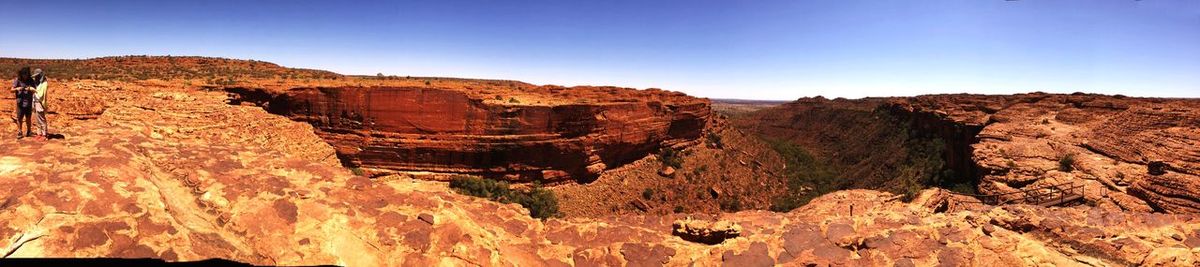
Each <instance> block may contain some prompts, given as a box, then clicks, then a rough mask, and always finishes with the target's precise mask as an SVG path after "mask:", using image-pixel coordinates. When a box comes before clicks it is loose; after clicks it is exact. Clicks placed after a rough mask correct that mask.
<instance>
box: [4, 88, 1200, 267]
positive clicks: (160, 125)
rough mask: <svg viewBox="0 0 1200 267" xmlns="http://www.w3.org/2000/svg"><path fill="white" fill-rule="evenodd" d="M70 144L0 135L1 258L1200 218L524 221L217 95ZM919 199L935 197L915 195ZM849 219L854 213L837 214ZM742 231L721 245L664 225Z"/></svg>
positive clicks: (578, 250) (1032, 233) (1055, 242)
mask: <svg viewBox="0 0 1200 267" xmlns="http://www.w3.org/2000/svg"><path fill="white" fill-rule="evenodd" d="M116 94H118V95H120V96H121V97H120V98H121V99H125V101H119V102H116V103H111V106H110V107H109V108H107V109H106V110H105V111H104V112H103V114H101V115H100V116H98V118H97V119H95V120H86V121H80V122H78V123H75V124H71V125H69V126H64V127H62V128H60V129H59V132H60V133H63V134H64V135H65V136H66V139H56V140H51V141H48V142H34V141H31V140H28V139H25V140H21V141H17V140H14V139H11V138H4V139H0V147H4V148H5V150H4V151H3V152H4V153H3V154H0V187H2V188H5V189H6V190H2V191H0V222H4V223H3V224H0V251H2V252H4V253H5V256H6V257H125V258H144V257H151V258H162V259H166V260H171V261H176V260H180V261H190V260H201V259H209V258H224V259H230V260H236V261H240V262H246V263H252V264H257V265H317V264H337V265H343V266H433V265H480V266H509V265H517V266H597V265H601V266H663V265H665V266H690V265H695V266H716V265H723V266H770V265H774V264H779V265H839V266H840V265H856V266H898V265H899V266H913V265H915V266H932V265H949V266H971V265H975V266H984V265H993V266H1046V265H1056V266H1081V265H1093V266H1112V265H1130V264H1132V265H1166V266H1190V265H1194V264H1196V261H1197V258H1198V257H1200V218H1197V217H1195V215H1168V214H1151V213H1142V212H1125V211H1115V210H1110V209H1101V208H1089V207H1072V208H1041V207H1035V206H1026V205H1008V206H1000V207H982V208H980V209H976V210H964V211H959V212H950V213H937V212H935V211H936V210H930V209H928V208H925V207H926V206H928V205H926V204H925V203H923V201H922V199H931V197H929V196H924V197H920V198H918V200H917V201H915V203H911V204H910V203H903V202H899V201H897V200H896V199H897V198H898V197H897V196H894V195H892V194H888V193H881V192H876V191H868V190H851V191H840V192H835V193H832V194H829V195H826V196H823V197H820V198H817V199H814V200H813V201H812V202H811V203H810V204H809V205H807V206H804V207H801V208H798V209H796V210H794V211H792V212H788V213H772V212H764V211H745V212H738V213H729V214H721V215H682V214H679V215H665V216H616V217H608V218H601V219H548V220H544V221H541V220H535V219H531V218H529V216H528V213H527V212H526V211H525V210H524V209H522V208H520V207H519V206H517V205H515V204H499V203H496V202H491V201H487V200H483V199H479V198H472V197H467V196H462V195H458V194H455V193H453V192H452V190H450V189H448V188H446V187H445V185H444V184H443V183H437V182H429V181H420V180H410V179H381V180H374V181H372V180H370V179H367V178H364V177H361V176H355V175H353V174H352V173H351V172H350V171H349V170H347V169H346V168H343V167H342V166H340V165H339V162H337V161H336V159H335V157H333V156H332V155H333V154H334V149H333V148H332V147H331V146H329V145H328V144H326V143H325V142H324V141H323V140H322V138H320V137H318V136H317V135H316V134H314V133H313V129H312V128H310V126H309V125H307V124H305V123H299V122H295V121H291V120H289V119H286V118H284V117H281V116H275V115H271V114H269V113H267V112H265V111H263V110H261V109H258V108H254V107H242V106H229V105H225V104H224V103H222V101H223V100H224V96H223V95H220V94H216V93H212V92H188V91H174V90H171V89H168V88H137V87H126V88H125V89H124V90H120V91H119V92H118V93H116ZM926 195H930V194H926ZM851 210H853V212H851ZM687 216H690V217H693V219H696V220H704V221H712V222H724V223H729V224H736V225H738V226H740V231H739V235H738V236H737V237H733V238H729V239H726V240H725V241H724V242H721V243H719V244H716V245H707V244H702V243H696V242H690V241H686V240H684V239H682V238H680V237H677V236H674V235H673V230H672V226H673V225H672V223H673V222H675V221H677V220H680V219H685V217H687Z"/></svg>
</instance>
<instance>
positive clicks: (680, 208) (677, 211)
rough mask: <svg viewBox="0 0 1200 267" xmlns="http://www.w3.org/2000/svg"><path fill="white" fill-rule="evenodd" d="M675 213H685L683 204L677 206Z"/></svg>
mask: <svg viewBox="0 0 1200 267" xmlns="http://www.w3.org/2000/svg"><path fill="white" fill-rule="evenodd" d="M675 213H683V206H675Z"/></svg>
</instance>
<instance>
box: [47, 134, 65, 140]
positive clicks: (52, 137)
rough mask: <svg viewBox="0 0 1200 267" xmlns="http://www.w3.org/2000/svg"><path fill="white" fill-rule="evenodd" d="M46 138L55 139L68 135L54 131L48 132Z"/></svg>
mask: <svg viewBox="0 0 1200 267" xmlns="http://www.w3.org/2000/svg"><path fill="white" fill-rule="evenodd" d="M46 138H47V139H52V140H53V139H67V136H66V135H63V134H58V133H52V134H46Z"/></svg>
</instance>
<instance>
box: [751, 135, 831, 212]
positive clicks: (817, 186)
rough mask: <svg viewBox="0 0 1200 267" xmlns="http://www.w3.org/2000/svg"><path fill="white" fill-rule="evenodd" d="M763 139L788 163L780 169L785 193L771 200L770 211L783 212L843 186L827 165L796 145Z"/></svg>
mask: <svg viewBox="0 0 1200 267" xmlns="http://www.w3.org/2000/svg"><path fill="white" fill-rule="evenodd" d="M766 141H767V144H769V145H770V146H771V149H773V150H775V152H776V153H779V156H780V157H782V158H783V161H784V163H785V164H786V166H787V167H786V168H785V169H784V170H783V175H784V177H785V178H786V181H787V192H786V193H785V194H783V195H782V196H779V197H776V198H775V199H773V200H772V201H771V207H770V210H772V211H777V212H786V211H789V210H792V209H795V208H797V207H800V206H803V205H804V204H808V202H809V201H811V200H812V199H813V198H816V197H818V196H821V195H824V194H826V193H829V192H833V191H836V190H838V189H839V188H842V187H843V184H844V183H845V181H843V180H841V179H837V176H836V175H834V172H833V171H832V169H831V168H830V167H829V166H827V165H826V164H825V163H823V162H820V161H817V159H816V158H815V157H813V156H812V154H809V152H808V151H807V150H805V149H804V148H802V147H800V146H799V145H796V144H794V143H791V142H787V141H782V140H766Z"/></svg>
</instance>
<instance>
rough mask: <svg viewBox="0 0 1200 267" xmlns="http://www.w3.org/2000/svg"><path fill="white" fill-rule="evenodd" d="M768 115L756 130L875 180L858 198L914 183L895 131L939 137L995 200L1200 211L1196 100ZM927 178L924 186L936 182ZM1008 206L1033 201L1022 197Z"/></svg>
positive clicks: (827, 109)
mask: <svg viewBox="0 0 1200 267" xmlns="http://www.w3.org/2000/svg"><path fill="white" fill-rule="evenodd" d="M757 114H758V117H755V119H757V121H753V122H750V123H746V124H748V127H757V128H755V131H758V132H762V133H765V134H766V135H768V136H773V137H778V138H784V139H787V140H791V141H794V142H797V143H799V144H801V145H804V146H805V147H807V148H811V149H812V150H813V151H815V152H816V153H818V154H819V155H820V156H822V157H826V158H830V159H831V160H832V161H833V162H834V164H835V165H841V166H850V167H844V168H845V169H847V171H846V172H845V173H846V176H845V177H846V178H847V179H857V180H856V181H855V182H853V183H860V184H861V183H864V182H867V183H866V184H865V185H860V186H853V187H857V188H886V187H888V186H890V185H889V184H888V183H894V182H896V181H894V180H896V179H894V177H898V176H896V174H897V173H899V174H905V173H908V172H906V171H907V170H908V169H905V168H902V167H903V166H909V165H912V163H911V161H909V162H908V163H906V162H904V161H903V157H901V156H899V155H906V154H908V155H911V153H912V152H911V151H912V150H913V147H912V146H909V145H906V143H905V141H903V140H897V139H896V137H897V136H900V137H903V136H904V135H900V134H895V133H889V132H888V131H895V130H894V129H896V128H899V126H903V127H904V129H912V130H916V132H918V133H921V134H922V135H925V136H932V137H935V138H937V139H939V140H940V142H941V143H943V144H944V147H945V149H944V151H942V152H941V157H942V159H943V162H944V166H943V167H941V168H942V170H943V172H945V170H951V171H953V175H954V176H957V177H960V178H959V179H963V180H973V181H976V183H977V189H978V190H979V192H981V193H984V194H1006V193H1015V192H1020V191H1021V190H1025V189H1031V188H1038V187H1043V186H1048V185H1054V184H1061V183H1073V184H1078V185H1082V186H1083V187H1085V188H1084V189H1085V190H1084V194H1083V195H1084V198H1085V199H1086V202H1088V203H1090V204H1091V205H1094V206H1098V207H1104V208H1111V209H1119V210H1130V211H1165V212H1170V213H1196V212H1200V175H1198V174H1200V169H1198V167H1197V166H1198V165H1200V157H1197V155H1200V100H1196V99H1156V98H1133V97H1124V96H1105V95H1089V94H1071V95H1055V94H1044V93H1031V94H1019V95H965V94H962V95H929V96H918V97H902V98H867V99H861V100H845V99H837V100H826V99H819V98H818V99H801V100H798V101H795V102H792V103H789V104H786V105H783V106H781V107H778V108H771V109H766V110H762V111H759V112H758V113H757ZM771 114H785V115H778V116H773V115H771ZM888 121H893V122H896V121H898V122H900V123H899V124H896V123H888ZM897 125H899V126H897ZM911 136H913V135H911V134H910V135H909V137H911ZM918 136H919V135H918ZM898 166H900V167H898ZM916 169H917V170H921V169H922V168H916ZM935 170H936V169H935ZM926 172H927V173H925V174H921V175H917V177H921V176H928V175H931V174H930V173H928V171H926ZM851 177H852V178H851ZM872 181H876V182H878V183H877V184H871V183H869V182H872ZM1002 198H1005V199H1003V201H1008V202H1020V201H1021V199H1020V194H1011V195H1006V196H1004V197H1002Z"/></svg>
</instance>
